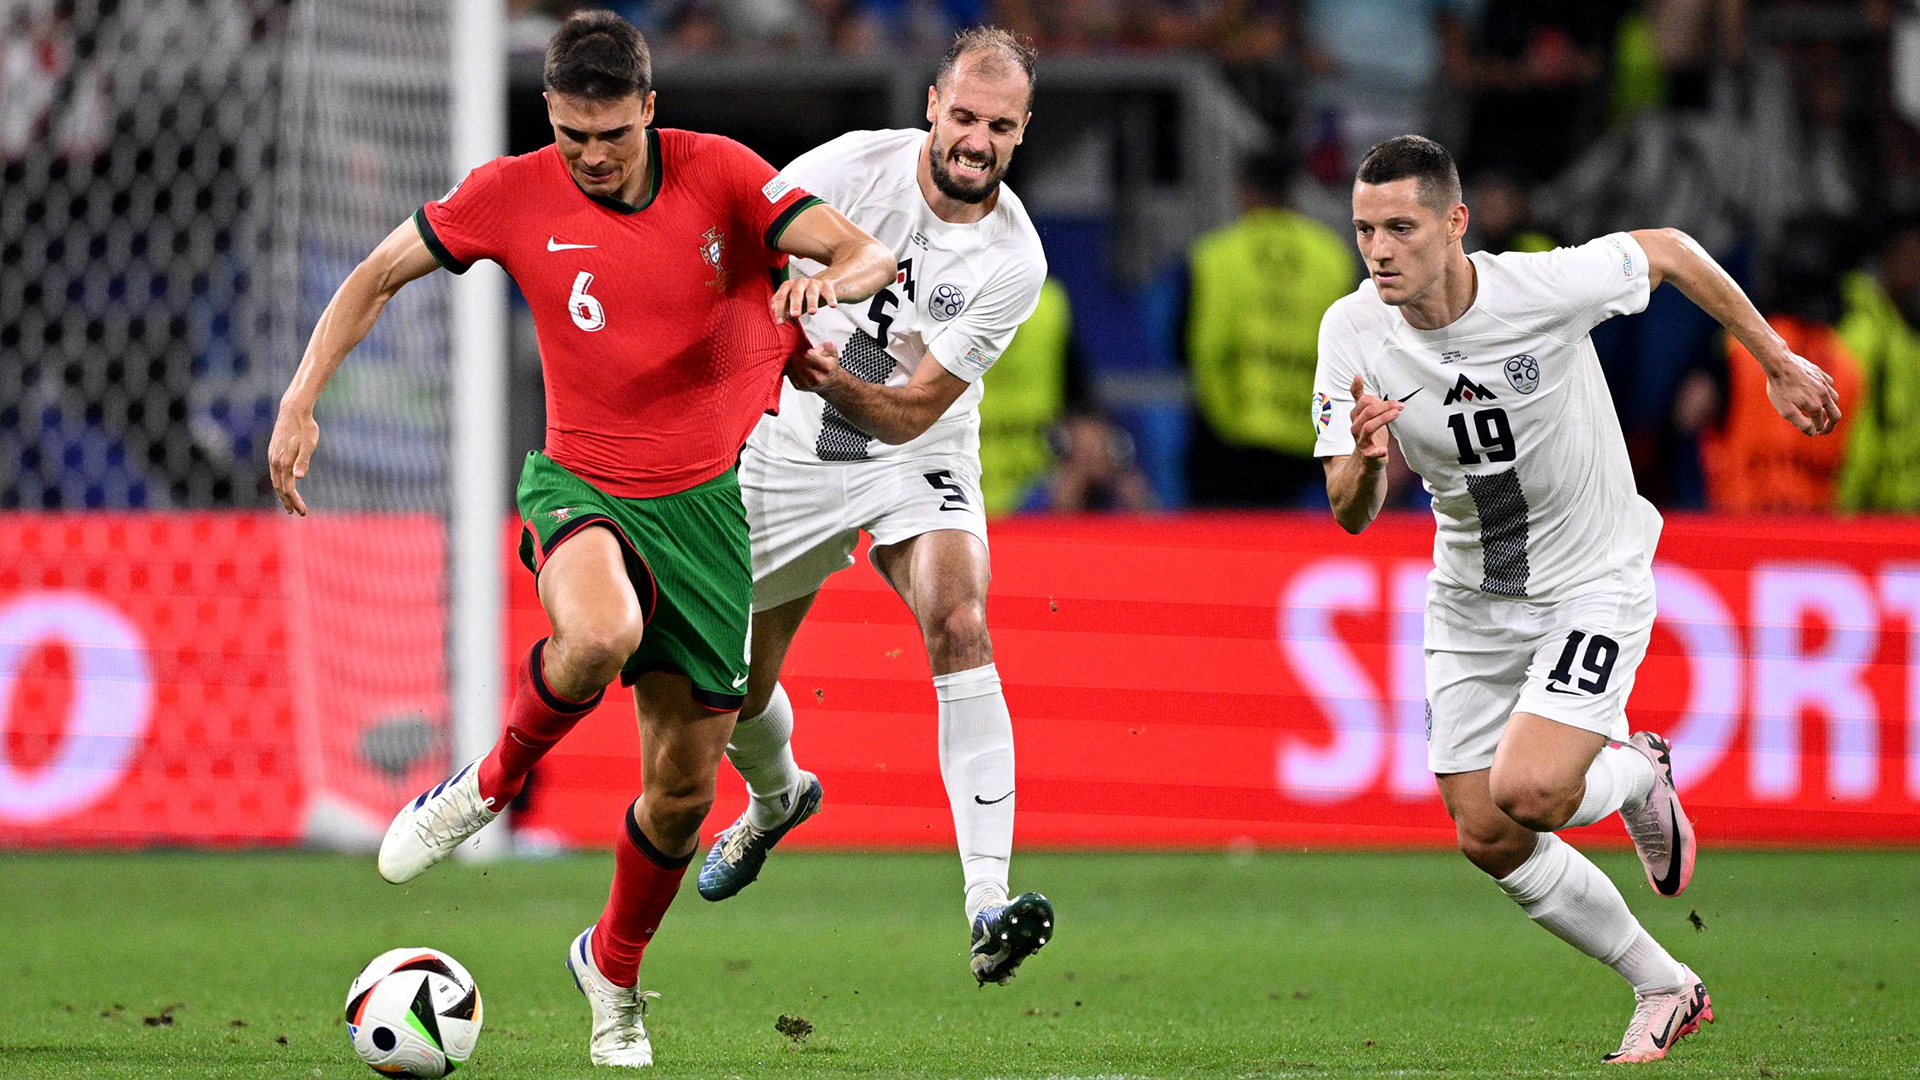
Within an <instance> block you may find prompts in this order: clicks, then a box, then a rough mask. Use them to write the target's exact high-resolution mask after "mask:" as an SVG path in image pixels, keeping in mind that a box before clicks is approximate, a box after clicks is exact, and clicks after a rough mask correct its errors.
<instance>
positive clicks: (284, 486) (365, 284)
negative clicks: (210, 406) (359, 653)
mask: <svg viewBox="0 0 1920 1080" xmlns="http://www.w3.org/2000/svg"><path fill="white" fill-rule="evenodd" d="M439 266H440V264H439V263H438V262H435V261H434V258H433V253H432V252H430V251H428V250H427V245H426V243H425V242H424V241H422V240H421V239H420V233H419V231H418V230H417V229H415V228H414V226H413V223H412V222H411V221H408V222H403V223H402V224H401V225H400V227H399V228H397V229H395V230H393V231H392V232H390V233H388V234H387V238H386V239H385V240H382V241H380V246H379V247H376V248H374V249H373V252H372V254H370V255H368V256H367V257H366V258H365V259H363V260H361V263H360V265H359V266H356V267H354V268H353V273H351V274H348V275H347V280H345V281H343V282H341V283H340V289H339V291H337V292H335V293H334V294H333V299H332V300H331V301H328V303H327V310H325V311H323V312H321V313H320V321H319V322H317V323H315V324H314V327H313V337H311V338H309V339H308V340H307V352H306V355H305V356H303V357H301V358H300V367H299V369H298V370H296V371H295V372H294V373H293V382H292V384H291V385H289V386H288V387H287V392H286V393H285V394H282V395H281V397H280V417H279V419H277V420H275V421H274V424H273V439H272V441H271V442H269V443H268V444H267V468H268V471H269V472H270V473H271V474H272V477H273V490H274V492H275V493H277V494H278V495H279V496H280V505H281V506H284V507H286V509H287V512H288V513H290V514H300V515H302V516H304V515H305V514H306V512H307V503H306V500H305V499H302V498H301V497H300V493H299V491H297V490H295V486H294V485H295V482H296V481H298V480H300V479H301V478H302V477H304V476H306V475H307V462H308V461H309V460H310V459H312V457H313V448H314V447H315V446H316V445H318V443H319V442H320V425H319V424H317V423H315V422H314V419H313V406H314V403H315V402H317V401H319V400H320V392H321V391H322V390H325V389H326V387H327V380H328V379H331V378H333V373H334V371H335V370H336V369H338V368H339V367H340V362H341V361H342V360H345V359H346V358H347V354H348V353H349V352H352V351H353V347H354V346H355V345H358V344H360V340H361V339H362V338H364V337H366V336H367V332H368V331H370V330H372V329H373V324H374V323H375V322H376V321H378V320H379V318H380V312H382V311H383V310H385V309H386V306H387V301H389V300H391V299H393V295H394V294H395V293H397V292H399V291H400V286H402V285H405V284H406V283H407V282H409V281H412V280H413V279H415V278H418V277H424V276H425V275H427V274H429V273H431V272H433V271H434V270H436V269H438V268H439Z"/></svg>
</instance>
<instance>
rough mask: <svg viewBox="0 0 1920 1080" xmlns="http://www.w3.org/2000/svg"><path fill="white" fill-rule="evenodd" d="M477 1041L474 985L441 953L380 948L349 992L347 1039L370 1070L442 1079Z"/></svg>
mask: <svg viewBox="0 0 1920 1080" xmlns="http://www.w3.org/2000/svg"><path fill="white" fill-rule="evenodd" d="M479 1038H480V988H479V987H477V986H475V985H474V983H473V976H471V975H469V974H467V969H466V968H463V967H461V966H460V962H459V961H458V960H455V959H454V958H453V957H451V956H448V955H447V954H446V953H443V952H439V951H437V950H434V949H393V950H390V951H388V952H383V953H381V954H380V955H379V956H376V957H374V958H373V963H371V964H368V965H367V968H366V970H365V971H362V972H361V973H360V975H359V977H358V978H356V979H354V980H353V985H352V986H351V987H349V988H348V989H347V1039H348V1041H350V1042H351V1043H353V1052H354V1053H356V1054H359V1055H360V1060H362V1061H364V1062H366V1063H367V1064H369V1065H371V1066H373V1068H374V1071H375V1072H378V1073H381V1074H384V1075H386V1076H415V1077H438V1076H445V1075H447V1074H448V1073H450V1072H452V1071H453V1068H454V1066H456V1065H459V1064H460V1063H461V1062H464V1061H466V1060H467V1055H469V1054H471V1053H473V1044H474V1043H475V1042H476V1041H478V1040H479Z"/></svg>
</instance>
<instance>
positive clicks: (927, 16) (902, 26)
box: [735, 0, 993, 56]
mask: <svg viewBox="0 0 1920 1080" xmlns="http://www.w3.org/2000/svg"><path fill="white" fill-rule="evenodd" d="M735 2H740V0H735ZM752 2H755V3H767V2H769V0H752ZM851 6H852V15H851V19H850V24H851V25H850V26H849V28H848V36H847V47H848V48H849V49H850V50H851V51H855V52H867V53H877V52H886V51H894V50H902V51H905V52H907V53H909V54H913V55H921V56H937V55H939V54H940V53H941V52H943V51H945V50H946V48H947V46H948V45H951V44H952V43H953V35H954V34H956V33H958V32H959V31H961V30H964V29H966V28H967V27H969V26H977V25H980V24H982V23H987V22H992V21H993V9H992V7H991V5H989V4H988V3H987V0H858V2H857V3H854V4H853V5H851Z"/></svg>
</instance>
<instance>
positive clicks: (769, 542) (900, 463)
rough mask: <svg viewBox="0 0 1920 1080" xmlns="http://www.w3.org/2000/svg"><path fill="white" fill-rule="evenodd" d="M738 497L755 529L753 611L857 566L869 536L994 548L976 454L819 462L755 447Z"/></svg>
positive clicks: (883, 541) (746, 456) (745, 458)
mask: <svg viewBox="0 0 1920 1080" xmlns="http://www.w3.org/2000/svg"><path fill="white" fill-rule="evenodd" d="M740 496H741V498H742V499H743V500H745V502H746V504H747V524H748V527H749V528H750V529H751V530H752V533H751V535H752V541H751V542H752V546H753V610H755V611H766V610H768V609H770V608H776V607H779V606H780V605H782V604H785V603H787V602H788V601H791V600H797V599H799V598H800V597H802V596H807V595H809V594H811V593H813V592H815V591H817V590H818V589H819V588H820V586H821V585H822V584H824V583H825V582H826V580H827V578H829V577H831V576H832V575H834V574H835V573H838V572H839V571H841V570H845V569H846V568H847V567H849V566H852V565H853V549H854V547H855V546H856V545H857V544H858V543H859V542H860V533H861V531H862V530H865V531H866V532H868V533H870V534H872V536H873V545H874V546H875V547H883V546H885V545H887V544H897V543H899V542H901V541H902V540H911V539H913V538H914V537H916V536H919V535H921V534H923V533H930V532H938V531H939V530H941V529H960V530H962V531H964V532H970V533H972V534H973V535H975V536H977V537H979V538H980V542H981V543H982V544H984V543H986V542H987V518H986V512H985V511H984V510H983V509H982V507H981V502H980V463H979V461H978V460H976V459H974V458H973V457H971V456H970V455H961V454H928V455H923V456H919V457H910V458H876V459H873V460H870V461H823V462H817V463H816V462H810V461H788V460H787V459H785V458H782V457H779V456H777V455H774V454H768V453H765V452H763V451H760V450H757V449H755V448H754V447H753V445H752V444H748V446H747V448H746V449H745V450H743V451H741V454H740Z"/></svg>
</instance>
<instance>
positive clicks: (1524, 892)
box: [1499, 833, 1685, 993]
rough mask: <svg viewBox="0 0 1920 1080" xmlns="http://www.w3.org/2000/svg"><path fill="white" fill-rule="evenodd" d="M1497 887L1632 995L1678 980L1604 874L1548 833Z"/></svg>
mask: <svg viewBox="0 0 1920 1080" xmlns="http://www.w3.org/2000/svg"><path fill="white" fill-rule="evenodd" d="M1499 885H1500V888H1501V889H1502V890H1503V891H1505V892H1506V894H1507V895H1508V896H1511V897H1513V900H1514V902H1515V903H1517V904H1519V905H1520V909H1521V910H1522V911H1525V912H1526V913H1527V917H1528V918H1530V919H1532V920H1533V921H1534V922H1536V923H1539V924H1540V925H1541V926H1544V927H1546V928H1547V930H1548V931H1549V932H1551V933H1552V934H1553V935H1554V936H1555V937H1557V938H1559V939H1560V940H1562V941H1564V942H1566V943H1567V944H1569V945H1571V946H1573V947H1574V948H1576V949H1579V950H1580V951H1581V952H1583V953H1586V954H1587V955H1588V956H1591V957H1593V958H1594V959H1595V960H1598V961H1600V962H1601V963H1603V964H1605V965H1607V966H1608V967H1610V968H1612V969H1613V970H1615V971H1617V972H1619V973H1620V977H1621V978H1623V979H1626V980H1627V981H1628V982H1630V983H1632V984H1633V989H1634V991H1635V992H1636V993H1645V992H1647V991H1650V990H1670V989H1673V988H1674V987H1677V986H1679V985H1680V984H1681V983H1682V982H1683V981H1684V979H1685V976H1684V975H1682V974H1681V971H1680V965H1679V963H1678V962H1677V961H1675V960H1674V958H1673V957H1672V956H1670V955H1668V954H1667V950H1665V949H1663V948H1661V947H1660V944H1659V943H1658V942H1656V941H1654V940H1653V938H1651V937H1649V936H1648V935H1647V932H1646V931H1645V930H1643V929H1641V927H1640V920H1638V919H1636V918H1634V917H1633V912H1631V911H1629V910H1627V902H1626V901H1625V900H1624V899H1622V898H1621V896H1620V890H1619V889H1616V888H1614V887H1613V882H1612V881H1611V880H1609V879H1608V878H1607V875H1605V874H1603V873H1601V872H1600V868H1599V867H1597V866H1595V865H1593V863H1592V861H1591V860H1589V859H1588V858H1587V857H1586V856H1585V855H1582V854H1580V853H1579V852H1578V851H1575V850H1574V849H1573V848H1572V847H1571V846H1569V845H1568V844H1567V843H1566V842H1565V841H1563V840H1561V839H1560V838H1559V837H1557V836H1555V835H1553V834H1552V833H1541V834H1540V837H1539V840H1538V841H1537V843H1536V844H1535V846H1534V849H1533V854H1532V855H1531V856H1530V857H1528V859H1527V861H1526V862H1524V863H1521V864H1520V869H1518V870H1515V871H1514V872H1513V873H1511V874H1508V875H1507V876H1506V877H1503V878H1500V879H1499Z"/></svg>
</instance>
